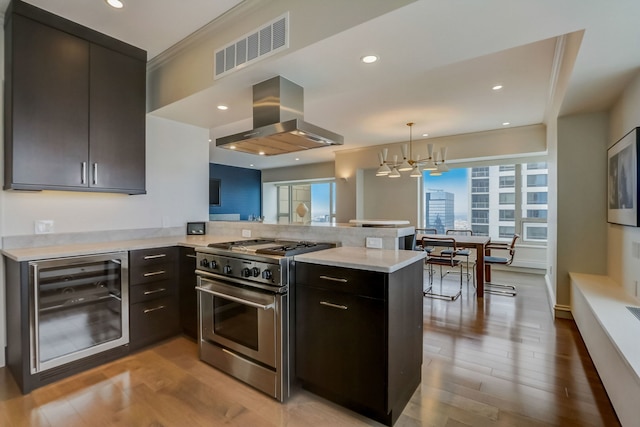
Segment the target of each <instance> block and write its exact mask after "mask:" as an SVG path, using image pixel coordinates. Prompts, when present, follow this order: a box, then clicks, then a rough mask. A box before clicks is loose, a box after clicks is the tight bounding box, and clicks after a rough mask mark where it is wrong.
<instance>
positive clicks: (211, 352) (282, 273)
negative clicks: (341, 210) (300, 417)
mask: <svg viewBox="0 0 640 427" xmlns="http://www.w3.org/2000/svg"><path fill="white" fill-rule="evenodd" d="M335 246H336V244H335V243H315V242H293V241H279V240H274V239H255V240H242V241H236V242H225V243H214V244H211V245H209V247H206V248H198V249H196V258H197V259H196V262H197V270H196V274H197V275H198V286H197V287H196V290H197V291H198V319H199V331H198V345H199V352H200V359H201V360H203V361H204V362H207V363H209V364H210V365H212V366H215V367H216V368H218V369H221V370H222V371H224V372H226V373H228V374H230V375H232V376H234V377H236V378H238V379H240V380H242V381H244V382H246V383H248V384H250V385H251V386H253V387H255V388H257V389H258V390H261V391H263V392H265V393H267V394H269V395H270V396H273V397H275V398H276V399H278V400H279V401H281V402H283V401H285V400H286V399H287V398H288V397H289V393H290V379H291V376H290V370H291V369H292V357H291V353H290V349H292V348H293V346H292V343H291V340H292V338H293V332H292V327H291V324H290V321H289V316H290V312H291V307H290V304H291V303H292V300H293V298H291V295H290V290H291V288H292V285H293V283H292V282H293V280H294V277H295V274H294V268H295V263H294V262H293V256H294V255H298V254H302V253H306V252H312V251H318V250H323V249H329V248H333V247H335Z"/></svg>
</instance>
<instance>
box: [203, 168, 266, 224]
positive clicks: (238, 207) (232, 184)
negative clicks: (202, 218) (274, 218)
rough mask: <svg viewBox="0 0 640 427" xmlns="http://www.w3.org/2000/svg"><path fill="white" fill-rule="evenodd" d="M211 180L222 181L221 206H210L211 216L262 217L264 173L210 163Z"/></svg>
mask: <svg viewBox="0 0 640 427" xmlns="http://www.w3.org/2000/svg"><path fill="white" fill-rule="evenodd" d="M209 178H212V179H219V180H220V206H211V205H210V206H209V213H210V214H240V219H241V220H247V219H249V215H254V216H255V215H260V216H262V172H261V171H259V170H255V169H245V168H238V167H235V166H227V165H220V164H217V163H209Z"/></svg>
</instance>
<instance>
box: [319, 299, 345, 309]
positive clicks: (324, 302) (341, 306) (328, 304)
mask: <svg viewBox="0 0 640 427" xmlns="http://www.w3.org/2000/svg"><path fill="white" fill-rule="evenodd" d="M320 305H326V306H327V307H331V308H339V309H340V310H347V309H348V308H349V307H347V306H346V305H338V304H333V303H330V302H327V301H320Z"/></svg>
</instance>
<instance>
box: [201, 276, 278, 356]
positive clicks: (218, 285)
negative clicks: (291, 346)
mask: <svg viewBox="0 0 640 427" xmlns="http://www.w3.org/2000/svg"><path fill="white" fill-rule="evenodd" d="M196 290H197V291H198V292H199V299H200V322H201V324H200V327H201V338H200V339H201V340H205V341H209V342H211V343H214V344H217V345H218V346H220V347H222V348H223V349H225V350H226V351H231V352H233V353H235V354H238V355H240V356H242V357H245V358H249V359H252V360H254V361H257V362H260V363H261V364H264V365H267V366H269V367H271V368H275V366H276V357H277V355H276V347H277V346H276V339H277V336H276V324H277V321H278V319H277V314H278V310H279V309H278V295H277V294H272V293H265V292H263V291H260V290H253V289H248V288H242V287H238V286H233V285H229V284H226V283H224V282H222V281H218V280H215V279H210V278H204V277H201V276H199V277H198V286H197V287H196Z"/></svg>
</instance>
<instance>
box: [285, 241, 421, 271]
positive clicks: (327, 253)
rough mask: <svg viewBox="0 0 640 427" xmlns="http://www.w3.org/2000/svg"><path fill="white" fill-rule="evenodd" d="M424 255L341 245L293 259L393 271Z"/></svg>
mask: <svg viewBox="0 0 640 427" xmlns="http://www.w3.org/2000/svg"><path fill="white" fill-rule="evenodd" d="M425 255H426V253H425V252H420V251H404V250H390V249H370V248H362V247H351V246H342V247H339V248H334V249H325V250H324V251H318V252H309V253H306V254H302V255H296V256H295V257H294V259H295V260H296V261H300V262H307V263H310V264H322V265H330V266H334V267H346V268H355V269H358V270H369V271H379V272H382V273H393V272H394V271H397V270H400V269H401V268H403V267H406V266H407V265H410V264H413V263H414V262H418V261H421V260H422V259H424V257H425Z"/></svg>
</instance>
